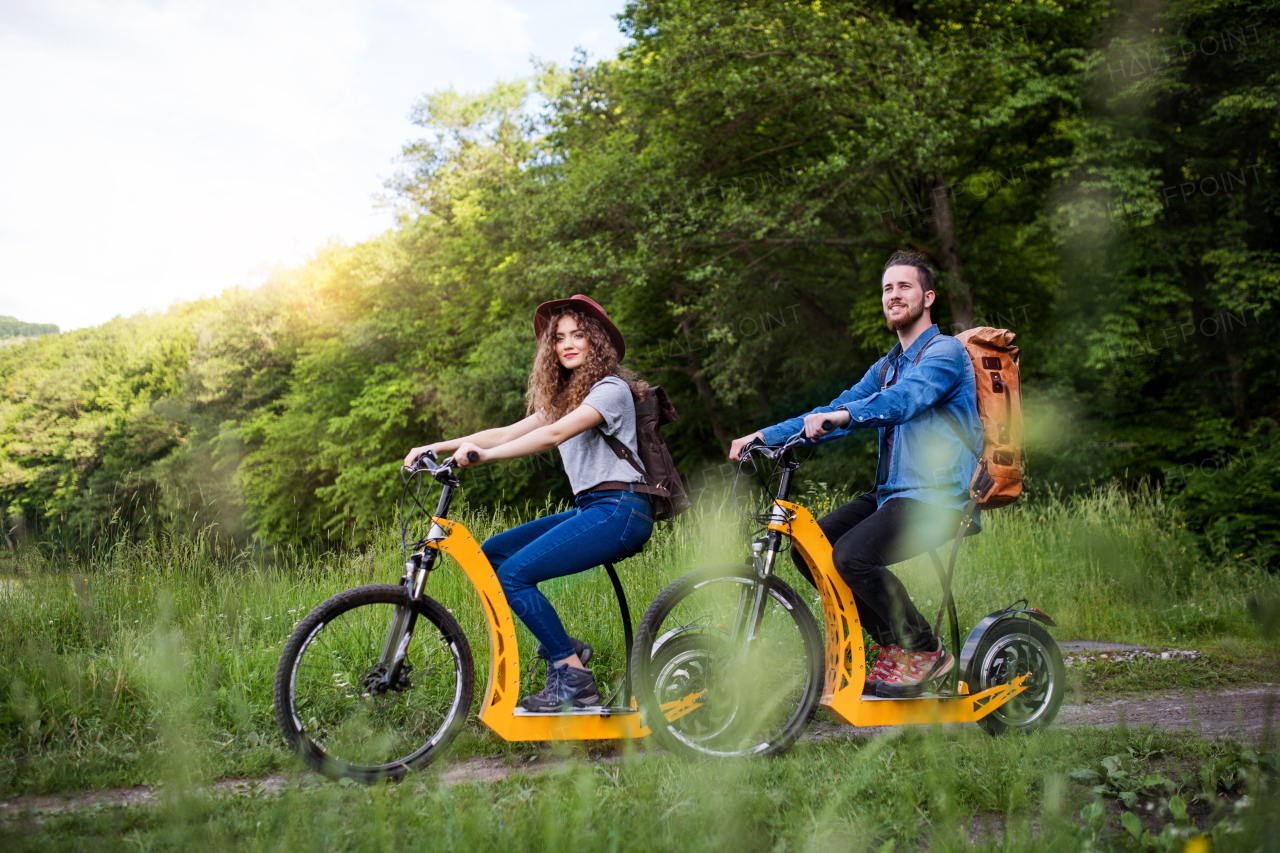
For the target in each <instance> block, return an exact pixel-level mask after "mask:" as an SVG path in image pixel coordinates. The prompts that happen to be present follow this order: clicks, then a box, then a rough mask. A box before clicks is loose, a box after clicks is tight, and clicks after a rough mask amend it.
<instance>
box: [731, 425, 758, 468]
mask: <svg viewBox="0 0 1280 853" xmlns="http://www.w3.org/2000/svg"><path fill="white" fill-rule="evenodd" d="M757 439H758V440H760V441H764V433H762V432H758V431H757V432H753V433H751V435H744V436H743V437H742V438H735V439H734V440H733V444H730V445H729V458H730V459H732V460H734V461H735V462H736V461H737V459H738V457H739V456H741V455H742V448H744V447H746V446H747V445H748V444H750V443H751V442H753V441H756V440H757Z"/></svg>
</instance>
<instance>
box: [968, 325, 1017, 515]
mask: <svg viewBox="0 0 1280 853" xmlns="http://www.w3.org/2000/svg"><path fill="white" fill-rule="evenodd" d="M1017 337H1018V336H1017V335H1016V334H1014V333H1013V332H1011V331H1009V330H1008V329H993V328H991V327H990V326H978V327H977V328H974V329H968V330H967V331H964V332H961V333H960V334H958V335H956V340H958V341H960V343H962V344H964V348H965V350H967V351H968V353H969V360H970V361H972V362H973V372H974V378H975V379H976V380H977V384H978V416H979V417H980V418H982V452H981V453H979V454H977V456H978V464H979V466H980V468H981V469H985V470H986V472H987V474H989V475H990V477H991V479H992V480H994V481H995V485H994V486H993V487H991V489H990V490H988V491H987V493H986V494H984V495H982V498H981V500H980V501H979V503H978V506H980V507H981V508H982V509H995V508H996V507H1001V506H1008V505H1009V504H1011V503H1013V502H1014V501H1016V500H1017V499H1018V498H1019V496H1021V495H1022V457H1023V450H1024V446H1023V438H1022V435H1023V427H1022V377H1021V375H1020V374H1019V372H1018V347H1017V346H1016V345H1015V344H1014V341H1015V340H1016V339H1017ZM974 479H975V481H976V479H977V475H976V473H975V478H974Z"/></svg>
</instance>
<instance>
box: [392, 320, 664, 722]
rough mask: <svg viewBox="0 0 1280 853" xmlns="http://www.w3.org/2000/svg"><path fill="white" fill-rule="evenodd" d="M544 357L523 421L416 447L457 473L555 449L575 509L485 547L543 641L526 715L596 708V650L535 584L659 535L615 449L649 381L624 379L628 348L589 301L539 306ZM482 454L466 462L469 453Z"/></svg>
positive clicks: (635, 478) (413, 455) (631, 426)
mask: <svg viewBox="0 0 1280 853" xmlns="http://www.w3.org/2000/svg"><path fill="white" fill-rule="evenodd" d="M533 330H534V333H535V335H537V338H538V349H537V353H536V354H535V355H534V359H533V372H532V373H530V374H529V390H528V392H527V394H526V399H527V401H528V417H526V418H525V419H524V420H522V421H519V422H518V423H514V424H512V425H511V426H507V427H498V428H495V429H487V430H484V431H483V432H477V433H475V434H474V435H468V436H463V437H462V438H455V439H453V440H451V441H441V442H437V443H435V444H429V445H426V446H424V447H415V448H413V450H410V451H409V455H408V456H406V457H405V465H411V464H412V463H413V462H414V460H416V459H417V458H418V456H419V455H420V454H421V453H423V452H424V451H426V450H428V449H430V450H432V451H434V452H435V453H436V454H437V455H444V454H450V453H451V454H453V458H454V459H456V460H457V462H458V465H459V467H466V466H467V465H478V464H482V463H485V462H494V461H497V460H499V459H518V458H520V457H522V456H530V455H532V454H535V453H541V452H542V451H544V450H550V449H551V448H553V447H559V448H560V456H561V458H562V459H563V460H564V469H565V472H566V473H567V474H568V475H569V483H570V485H571V486H572V487H573V493H574V502H575V503H576V504H577V508H576V509H571V510H569V511H568V512H561V513H557V514H555V515H549V516H547V517H545V518H539V519H536V520H534V521H530V522H528V523H527V524H522V525H520V526H519V527H513V528H512V529H511V530H508V531H506V532H505V533H499V534H498V535H497V536H494V537H493V538H491V539H489V540H487V541H486V542H485V543H484V544H483V545H482V546H481V549H482V550H483V551H484V553H485V556H487V557H488V558H489V562H491V563H492V564H493V567H494V568H495V569H496V570H497V572H498V578H499V579H500V580H501V582H502V588H503V590H504V591H505V592H506V594H507V600H508V601H509V602H510V604H511V609H512V610H513V611H515V614H516V615H517V616H518V617H520V621H522V622H524V624H525V625H526V626H527V627H528V628H529V630H530V631H531V632H533V635H534V636H535V637H537V638H538V640H539V642H540V643H541V645H540V646H539V648H538V655H539V656H540V657H542V658H544V659H545V660H546V661H547V683H546V687H545V688H544V689H543V690H542V692H540V693H537V694H535V695H533V696H526V697H525V698H524V699H523V700H522V701H521V703H520V704H521V705H523V706H524V707H525V708H526V709H527V710H530V711H558V710H561V709H562V708H567V707H584V706H586V705H595V704H598V703H599V702H600V695H599V690H598V689H597V688H596V680H595V676H594V675H593V674H592V672H591V670H589V669H587V668H586V663H587V661H588V660H590V658H591V646H589V645H587V644H586V643H583V642H580V641H578V640H575V639H573V638H572V637H570V636H569V635H568V634H567V633H566V632H565V629H564V625H563V624H561V622H560V617H559V616H558V615H557V614H556V611H555V608H553V607H552V606H551V602H549V601H547V599H546V597H545V596H544V595H543V594H542V593H541V592H539V591H538V586H537V585H538V584H539V583H540V582H542V581H545V580H550V579H551V578H559V577H564V576H566V575H573V574H577V573H578V572H585V571H586V570H588V569H590V568H593V567H595V566H599V565H602V564H604V563H607V562H610V561H613V560H617V559H620V558H622V557H625V556H627V555H629V554H632V553H634V552H635V551H638V550H639V549H640V547H641V546H643V545H644V543H645V542H647V541H648V540H649V536H650V535H651V534H652V533H653V512H652V510H651V509H650V507H649V499H648V497H647V496H645V495H644V494H643V493H639V492H636V491H635V490H634V486H635V485H636V484H637V483H643V482H644V478H643V477H641V476H640V473H639V472H638V471H636V469H634V468H632V467H631V465H630V464H628V463H627V462H626V461H625V460H622V459H619V458H618V456H617V455H616V454H615V453H614V452H613V451H612V450H611V449H610V448H609V445H608V444H607V443H606V442H605V440H604V435H605V434H607V435H611V436H615V437H616V438H618V440H620V441H621V442H622V443H623V444H625V445H626V446H627V447H628V448H629V449H630V450H631V452H632V455H633V456H634V455H635V454H636V453H637V450H638V448H637V441H636V407H635V404H636V401H637V400H638V399H639V398H640V395H642V394H643V393H644V391H645V389H646V388H648V385H647V383H645V382H642V381H640V380H637V379H635V378H631V377H626V378H624V376H623V375H622V371H621V370H620V368H619V367H618V362H619V361H621V360H622V356H623V353H624V352H625V351H626V342H625V341H624V340H623V337H622V333H621V332H620V331H618V327H617V326H615V325H614V324H613V323H612V322H611V321H610V320H609V315H608V314H606V313H605V311H604V309H603V308H601V307H600V306H599V305H597V304H596V303H595V302H593V301H592V300H590V299H588V298H587V297H585V296H572V297H570V298H568V299H557V300H554V301H552V302H544V303H543V304H542V305H540V306H538V310H537V311H536V312H535V313H534V317H533ZM471 452H474V453H476V454H478V456H479V461H478V462H468V461H467V454H468V453H471Z"/></svg>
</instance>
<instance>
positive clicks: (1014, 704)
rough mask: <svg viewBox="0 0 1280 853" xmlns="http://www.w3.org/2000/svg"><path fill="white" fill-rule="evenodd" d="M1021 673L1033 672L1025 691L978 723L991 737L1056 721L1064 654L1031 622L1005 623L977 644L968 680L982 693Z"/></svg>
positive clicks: (1062, 687) (1062, 690) (1063, 681)
mask: <svg viewBox="0 0 1280 853" xmlns="http://www.w3.org/2000/svg"><path fill="white" fill-rule="evenodd" d="M1023 673H1029V674H1030V676H1029V677H1028V678H1027V680H1026V682H1025V684H1026V688H1027V689H1026V690H1024V691H1022V692H1021V693H1019V694H1018V695H1017V696H1014V697H1013V698H1012V699H1010V700H1009V701H1008V702H1006V703H1005V704H1004V705H1001V706H1000V707H999V708H996V709H995V710H994V711H992V712H991V713H990V714H988V715H987V716H985V717H983V718H982V719H981V720H979V721H978V722H979V723H980V724H981V725H982V727H983V728H984V729H986V730H987V731H988V732H989V733H991V734H993V735H1001V734H1006V733H1008V732H1021V733H1023V734H1030V733H1031V732H1035V731H1039V730H1040V729H1043V728H1044V727H1046V726H1048V725H1049V724H1050V723H1051V722H1053V718H1054V717H1056V716H1057V715H1058V708H1059V707H1060V706H1061V705H1062V698H1063V696H1065V695H1066V680H1067V677H1066V669H1065V668H1064V667H1063V665H1062V652H1061V651H1060V650H1059V649H1058V644H1057V643H1056V642H1054V640H1053V637H1051V636H1050V635H1049V632H1048V631H1046V630H1045V629H1044V627H1043V626H1042V625H1041V624H1040V623H1039V622H1037V621H1034V620H1032V619H1017V618H1010V619H1003V620H1001V621H999V622H997V623H996V624H995V625H993V626H992V627H991V629H990V630H988V631H987V633H986V634H984V635H983V637H982V639H981V641H979V643H978V648H977V650H976V651H975V653H974V656H973V658H972V660H971V661H970V664H969V672H968V673H967V679H966V680H967V681H968V683H969V684H970V685H971V686H972V690H973V692H974V693H979V692H981V691H983V690H987V689H988V688H991V687H995V686H997V685H1000V684H1007V683H1008V682H1010V681H1012V680H1013V679H1014V678H1016V677H1017V676H1019V675H1022V674H1023Z"/></svg>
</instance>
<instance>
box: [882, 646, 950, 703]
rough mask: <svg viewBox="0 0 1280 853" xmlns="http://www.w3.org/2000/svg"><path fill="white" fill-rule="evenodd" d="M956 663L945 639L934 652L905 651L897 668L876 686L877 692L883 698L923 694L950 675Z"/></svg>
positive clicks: (903, 697) (899, 658)
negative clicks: (943, 643)
mask: <svg viewBox="0 0 1280 853" xmlns="http://www.w3.org/2000/svg"><path fill="white" fill-rule="evenodd" d="M955 666H956V659H955V656H954V655H952V654H951V652H949V651H947V650H946V647H944V646H943V645H942V643H941V642H939V643H938V647H937V648H936V649H934V650H933V651H931V652H902V653H901V654H900V655H899V656H898V661H897V664H896V666H895V667H894V669H893V671H892V672H890V673H888V675H886V676H884V677H883V678H882V679H881V680H880V683H879V684H878V685H876V695H877V696H879V697H880V698H882V699H906V698H909V697H911V696H919V695H920V694H921V693H924V692H925V690H926V689H928V688H929V687H930V686H931V685H933V684H936V683H937V682H939V681H941V680H943V679H944V678H946V677H947V675H949V674H950V673H951V670H953V669H955Z"/></svg>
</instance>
